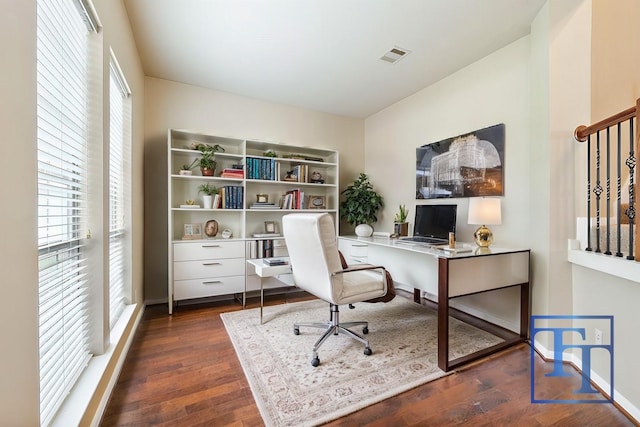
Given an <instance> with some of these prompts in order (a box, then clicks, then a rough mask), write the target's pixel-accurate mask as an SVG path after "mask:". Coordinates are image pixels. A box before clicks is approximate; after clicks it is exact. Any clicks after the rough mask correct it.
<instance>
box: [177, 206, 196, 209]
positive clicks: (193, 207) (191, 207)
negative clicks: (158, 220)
mask: <svg viewBox="0 0 640 427" xmlns="http://www.w3.org/2000/svg"><path fill="white" fill-rule="evenodd" d="M180 209H200V205H180Z"/></svg>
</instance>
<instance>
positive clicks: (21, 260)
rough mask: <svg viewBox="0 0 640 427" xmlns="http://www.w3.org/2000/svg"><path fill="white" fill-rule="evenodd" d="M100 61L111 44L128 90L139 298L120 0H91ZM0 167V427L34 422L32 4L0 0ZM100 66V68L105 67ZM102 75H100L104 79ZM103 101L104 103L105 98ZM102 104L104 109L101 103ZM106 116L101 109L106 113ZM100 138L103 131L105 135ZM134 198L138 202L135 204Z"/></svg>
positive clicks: (132, 71)
mask: <svg viewBox="0 0 640 427" xmlns="http://www.w3.org/2000/svg"><path fill="white" fill-rule="evenodd" d="M94 3H95V6H96V9H97V11H98V14H99V15H100V19H101V21H102V24H103V25H104V49H105V52H106V53H105V55H106V58H108V49H109V45H113V47H114V50H115V52H116V54H117V55H118V59H119V61H120V64H121V66H122V68H123V71H124V73H125V74H126V76H127V79H128V81H129V85H130V86H131V88H132V90H133V92H134V98H133V109H134V119H133V120H134V121H133V138H134V152H133V158H134V168H135V172H134V179H133V191H134V196H135V197H134V206H133V228H134V230H133V232H134V240H133V248H134V266H133V286H134V288H135V291H136V293H137V294H138V295H139V296H140V295H141V293H142V241H143V234H142V220H143V217H142V203H141V200H142V188H143V187H142V160H143V157H142V118H143V116H142V110H143V100H144V86H143V82H144V80H143V73H142V68H141V65H140V62H139V59H138V55H137V52H136V49H135V46H134V44H133V38H132V36H131V32H130V30H129V21H128V19H127V18H126V15H125V13H124V8H123V6H122V4H121V2H120V1H111V0H96V1H95V2H94ZM0 9H1V10H2V14H0V46H1V47H0V51H2V52H3V60H4V63H3V69H2V77H3V78H2V79H0V93H2V96H0V122H1V123H2V133H3V138H2V141H1V142H0V156H1V157H2V158H3V159H5V160H6V159H11V161H5V162H3V167H2V168H1V170H0V175H1V178H2V179H0V186H1V188H2V193H1V194H2V199H3V201H4V202H3V203H4V204H3V209H2V210H0V218H1V220H2V223H3V224H5V229H4V231H3V234H2V243H0V260H1V261H0V269H1V271H2V281H1V282H0V283H1V285H2V291H3V297H4V298H5V305H4V308H3V309H2V310H1V311H0V339H2V342H3V346H2V352H0V366H3V367H4V369H3V372H2V381H0V424H1V425H7V426H9V425H10V426H23V425H24V426H34V425H38V424H39V415H38V412H39V411H38V408H39V379H38V293H37V292H38V263H37V256H38V253H37V234H36V226H37V221H36V203H37V181H36V63H35V59H36V3H35V1H13V0H0ZM107 67H108V64H106V65H105V70H108V68H107ZM107 76H108V74H107ZM105 97H106V99H108V97H107V94H106V93H105ZM105 105H107V104H106V103H105ZM106 111H108V109H106ZM106 135H108V133H107V134H106ZM136 200H138V202H136Z"/></svg>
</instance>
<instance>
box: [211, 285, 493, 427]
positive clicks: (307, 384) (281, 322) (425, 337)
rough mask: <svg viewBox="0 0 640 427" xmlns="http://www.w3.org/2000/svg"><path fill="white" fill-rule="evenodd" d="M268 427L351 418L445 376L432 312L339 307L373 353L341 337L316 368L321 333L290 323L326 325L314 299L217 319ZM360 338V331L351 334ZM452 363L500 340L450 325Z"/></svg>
mask: <svg viewBox="0 0 640 427" xmlns="http://www.w3.org/2000/svg"><path fill="white" fill-rule="evenodd" d="M221 317H222V320H223V322H224V324H225V327H226V328H227V333H228V334H229V337H231V341H232V342H233V345H234V347H235V350H236V353H237V355H238V358H239V359H240V363H241V364H242V367H243V369H244V373H245V375H246V377H247V380H248V381H249V384H250V386H251V391H252V392H253V396H254V398H255V400H256V403H257V405H258V408H259V410H260V414H261V415H262V418H263V420H264V423H265V425H267V426H315V425H319V424H323V423H326V422H328V421H331V420H334V419H336V418H339V417H342V416H344V415H347V414H349V413H352V412H355V411H357V410H359V409H361V408H364V407H366V406H369V405H371V404H373V403H377V402H380V401H381V400H384V399H387V398H389V397H391V396H394V395H397V394H399V393H402V392H404V391H407V390H409V389H411V388H414V387H417V386H419V385H421V384H425V383H427V382H429V381H432V380H434V379H436V378H440V377H442V376H444V375H446V374H445V372H443V371H441V370H440V369H439V368H438V362H437V313H436V312H435V311H434V310H431V309H429V308H426V307H424V306H421V305H419V304H415V303H414V302H412V301H409V300H407V299H406V298H401V297H396V298H395V299H394V300H392V301H391V302H389V303H386V304H383V303H377V304H367V303H360V304H356V309H355V310H350V309H348V308H347V307H340V321H341V322H348V321H357V320H366V321H368V322H369V334H368V335H367V338H368V339H369V343H370V345H371V349H372V350H373V354H372V355H371V356H365V355H364V353H363V351H364V346H363V345H362V344H360V343H359V342H357V341H355V340H352V339H351V338H348V337H346V336H343V335H338V336H331V337H329V338H328V339H327V341H325V343H324V344H323V345H322V346H321V347H320V350H319V351H318V355H319V358H320V366H318V367H316V368H314V367H312V366H311V350H312V348H313V345H314V343H315V342H316V340H317V339H318V338H319V337H320V335H321V334H322V332H323V331H322V330H320V329H316V328H300V335H297V336H296V335H294V333H293V323H295V322H315V321H325V320H327V319H328V318H329V305H328V304H327V303H325V302H323V301H320V300H312V301H304V302H298V303H293V304H282V305H277V306H269V307H265V308H264V322H265V323H264V324H263V325H260V319H259V317H260V312H259V309H258V308H254V309H250V310H242V311H236V312H231V313H223V314H221ZM354 332H357V333H361V332H362V329H361V328H358V329H354ZM450 333H451V341H450V357H451V358H454V357H459V356H463V355H465V354H469V353H471V352H473V351H476V350H479V349H481V348H484V347H487V346H489V345H493V344H497V343H499V342H501V341H502V340H501V339H500V338H498V337H495V336H493V335H491V334H489V333H487V332H484V331H482V330H480V329H477V328H475V327H473V326H470V325H467V324H465V323H463V322H460V321H458V320H455V319H450Z"/></svg>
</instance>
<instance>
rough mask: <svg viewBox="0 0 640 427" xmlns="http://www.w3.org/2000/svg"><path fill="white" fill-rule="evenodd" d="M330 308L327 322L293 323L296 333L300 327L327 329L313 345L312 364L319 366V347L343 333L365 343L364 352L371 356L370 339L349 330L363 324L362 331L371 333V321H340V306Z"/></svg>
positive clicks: (330, 305) (297, 333)
mask: <svg viewBox="0 0 640 427" xmlns="http://www.w3.org/2000/svg"><path fill="white" fill-rule="evenodd" d="M329 308H330V318H329V321H328V322H325V323H294V325H293V333H294V334H295V335H299V334H300V327H301V326H302V327H308V328H320V329H326V330H325V332H324V334H322V336H321V337H320V338H319V339H318V341H316V343H315V345H314V346H313V353H312V358H311V365H312V366H314V367H315V366H318V365H319V364H320V358H319V357H318V349H319V348H320V346H321V345H322V344H323V343H324V342H325V341H326V340H327V338H329V337H330V336H331V335H338V334H343V335H346V336H348V337H350V338H353V339H354V340H356V341H359V342H361V343H362V344H364V354H365V355H367V356H370V355H371V354H372V353H373V352H372V351H371V347H369V341H368V340H366V339H365V338H363V337H362V336H360V335H358V334H356V333H355V332H353V331H351V330H349V329H348V328H352V327H354V326H363V328H362V333H363V334H365V335H366V334H368V333H369V322H364V321H360V322H345V323H342V324H341V323H340V312H339V310H338V306H337V305H336V304H329Z"/></svg>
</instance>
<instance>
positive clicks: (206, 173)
mask: <svg viewBox="0 0 640 427" xmlns="http://www.w3.org/2000/svg"><path fill="white" fill-rule="evenodd" d="M200 172H202V176H213V174H214V173H215V169H209V168H200Z"/></svg>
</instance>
